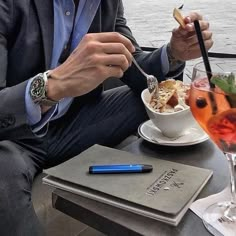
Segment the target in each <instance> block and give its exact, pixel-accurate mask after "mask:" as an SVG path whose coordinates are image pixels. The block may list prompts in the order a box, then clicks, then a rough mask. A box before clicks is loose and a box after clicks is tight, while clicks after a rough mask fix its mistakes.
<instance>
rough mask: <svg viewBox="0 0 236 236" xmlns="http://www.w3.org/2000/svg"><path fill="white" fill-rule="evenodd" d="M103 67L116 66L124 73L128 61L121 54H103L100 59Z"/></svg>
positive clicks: (127, 66)
mask: <svg viewBox="0 0 236 236" xmlns="http://www.w3.org/2000/svg"><path fill="white" fill-rule="evenodd" d="M100 61H101V62H102V63H103V65H111V66H118V67H120V68H121V70H122V71H126V70H127V69H128V68H129V65H130V63H129V61H128V60H127V58H126V56H125V55H123V54H105V55H103V56H102V58H100Z"/></svg>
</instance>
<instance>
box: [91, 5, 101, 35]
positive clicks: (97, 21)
mask: <svg viewBox="0 0 236 236" xmlns="http://www.w3.org/2000/svg"><path fill="white" fill-rule="evenodd" d="M94 32H102V25H101V4H100V6H99V7H98V10H97V12H96V15H95V17H94V19H93V21H92V24H91V26H90V28H89V30H88V33H94Z"/></svg>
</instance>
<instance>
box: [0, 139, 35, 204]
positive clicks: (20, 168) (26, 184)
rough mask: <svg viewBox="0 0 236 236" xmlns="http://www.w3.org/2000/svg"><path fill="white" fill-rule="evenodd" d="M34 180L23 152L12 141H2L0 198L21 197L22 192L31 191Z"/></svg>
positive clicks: (0, 145) (0, 152)
mask: <svg viewBox="0 0 236 236" xmlns="http://www.w3.org/2000/svg"><path fill="white" fill-rule="evenodd" d="M32 182H33V178H32V176H31V174H30V171H29V167H28V165H27V163H26V161H25V159H24V154H23V152H22V151H21V150H20V149H19V148H17V146H14V145H13V144H11V143H10V142H6V141H4V142H0V189H1V196H0V198H1V199H2V198H4V196H5V197H6V198H14V196H15V197H20V194H21V193H22V194H25V193H30V191H31V187H32ZM29 196H30V194H29ZM2 200H3V199H2ZM15 200H16V198H15Z"/></svg>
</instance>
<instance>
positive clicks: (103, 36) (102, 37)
mask: <svg viewBox="0 0 236 236" xmlns="http://www.w3.org/2000/svg"><path fill="white" fill-rule="evenodd" d="M84 40H96V41H99V42H102V43H121V44H123V45H124V46H125V47H126V48H127V49H128V51H129V52H130V53H133V52H134V51H135V48H134V46H133V44H132V43H131V41H130V40H129V39H128V38H126V37H125V36H123V35H121V34H119V33H117V32H108V33H94V34H86V35H85V36H84Z"/></svg>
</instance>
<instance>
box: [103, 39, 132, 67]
mask: <svg viewBox="0 0 236 236" xmlns="http://www.w3.org/2000/svg"><path fill="white" fill-rule="evenodd" d="M101 49H102V51H103V52H104V53H106V54H123V55H124V56H125V57H126V59H127V61H128V64H129V65H131V63H132V54H131V53H130V52H129V50H128V49H127V48H126V47H125V46H124V45H123V44H121V43H102V44H101Z"/></svg>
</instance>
